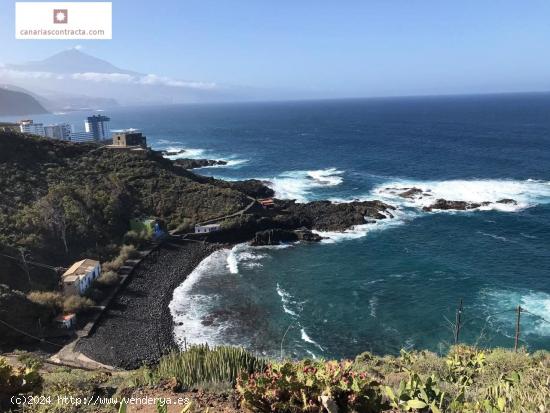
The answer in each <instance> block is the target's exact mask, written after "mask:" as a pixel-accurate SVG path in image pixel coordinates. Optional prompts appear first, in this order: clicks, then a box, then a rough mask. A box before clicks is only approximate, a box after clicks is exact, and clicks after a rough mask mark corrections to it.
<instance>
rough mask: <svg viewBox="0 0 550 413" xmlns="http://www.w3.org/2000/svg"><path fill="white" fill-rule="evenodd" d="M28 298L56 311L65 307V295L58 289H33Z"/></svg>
mask: <svg viewBox="0 0 550 413" xmlns="http://www.w3.org/2000/svg"><path fill="white" fill-rule="evenodd" d="M27 298H28V299H29V300H30V301H32V302H33V303H35V304H40V305H43V306H45V307H48V308H49V309H50V310H52V312H54V313H57V312H59V310H61V309H62V308H63V296H62V295H61V293H59V292H57V291H32V292H30V293H29V294H28V295H27Z"/></svg>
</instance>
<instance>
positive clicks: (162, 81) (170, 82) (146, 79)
mask: <svg viewBox="0 0 550 413" xmlns="http://www.w3.org/2000/svg"><path fill="white" fill-rule="evenodd" d="M138 82H139V83H140V84H142V85H162V86H172V87H187V88H192V89H215V88H216V84H215V83H211V82H187V81H183V80H176V79H171V78H169V77H165V76H157V75H153V74H149V75H146V76H140V77H139V80H138Z"/></svg>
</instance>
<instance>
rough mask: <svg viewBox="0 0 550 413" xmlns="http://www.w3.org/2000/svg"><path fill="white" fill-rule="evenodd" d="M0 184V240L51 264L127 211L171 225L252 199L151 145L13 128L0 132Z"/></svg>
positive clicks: (121, 227) (86, 245) (108, 233)
mask: <svg viewBox="0 0 550 413" xmlns="http://www.w3.org/2000/svg"><path fill="white" fill-rule="evenodd" d="M0 185H1V186H2V188H4V190H3V191H2V193H1V194H0V234H1V235H0V244H3V245H7V246H24V247H26V248H28V249H29V250H30V251H32V252H33V254H34V256H36V257H40V258H41V259H43V260H45V261H47V262H48V263H51V264H54V265H55V264H61V263H64V262H65V263H66V262H67V260H68V259H70V258H76V257H78V256H80V254H81V253H82V252H83V251H85V250H87V249H90V248H94V247H95V246H97V245H106V244H109V243H112V242H115V241H116V240H118V239H120V238H121V237H122V235H124V233H125V232H126V231H127V230H128V222H129V219H130V218H132V217H140V216H155V217H157V218H160V219H161V220H163V221H164V222H166V224H167V226H168V229H175V228H177V227H178V226H181V225H186V224H189V223H194V222H196V221H201V220H207V219H210V218H214V217H217V216H220V215H223V214H230V213H233V212H236V211H238V210H240V209H242V208H243V207H244V206H246V205H247V204H249V203H250V200H249V199H248V198H247V196H246V195H245V194H244V193H242V192H240V191H237V190H234V189H231V188H228V187H227V188H221V187H220V186H217V185H215V181H212V180H208V179H204V178H201V177H198V176H196V175H194V174H192V173H190V172H187V171H186V170H184V169H182V168H178V167H176V166H174V165H173V164H172V162H171V161H169V160H166V159H164V158H162V156H161V155H160V154H159V153H156V152H154V151H143V152H122V151H115V150H109V149H99V148H98V147H96V146H94V145H93V144H74V143H69V142H60V141H54V140H48V139H42V138H37V137H28V136H24V135H22V134H18V133H13V132H0ZM60 217H63V221H64V222H62V223H61V222H59V220H60V219H61V218H60ZM61 232H63V233H64V238H65V240H66V242H64V241H63V240H62V238H63V237H62V236H60V235H61Z"/></svg>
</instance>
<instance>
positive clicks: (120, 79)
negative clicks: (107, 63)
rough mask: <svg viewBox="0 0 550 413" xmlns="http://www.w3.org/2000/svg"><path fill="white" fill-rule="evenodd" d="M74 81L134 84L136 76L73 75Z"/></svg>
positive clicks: (71, 76) (115, 74)
mask: <svg viewBox="0 0 550 413" xmlns="http://www.w3.org/2000/svg"><path fill="white" fill-rule="evenodd" d="M69 76H70V78H71V79H74V80H86V81H91V82H112V83H134V82H133V79H134V76H131V75H127V74H125V73H96V72H87V73H73V74H72V75H69Z"/></svg>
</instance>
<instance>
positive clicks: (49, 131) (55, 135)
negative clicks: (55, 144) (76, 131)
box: [44, 123, 73, 141]
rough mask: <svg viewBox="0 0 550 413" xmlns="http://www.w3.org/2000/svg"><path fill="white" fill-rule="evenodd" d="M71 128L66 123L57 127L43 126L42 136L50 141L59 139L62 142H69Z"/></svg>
mask: <svg viewBox="0 0 550 413" xmlns="http://www.w3.org/2000/svg"><path fill="white" fill-rule="evenodd" d="M72 133H73V128H72V126H71V125H69V124H68V123H59V124H57V125H46V126H44V136H47V137H48V138H52V139H60V140H62V141H68V140H71V134H72Z"/></svg>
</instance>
